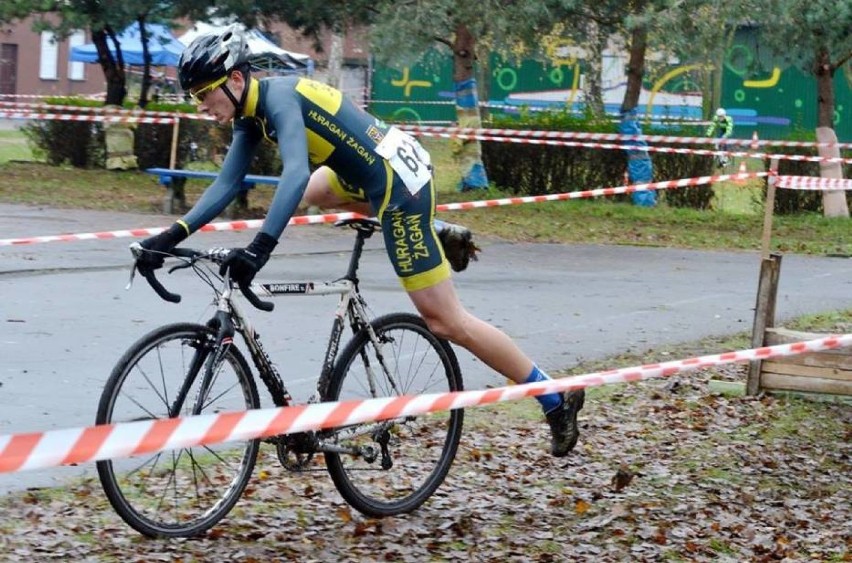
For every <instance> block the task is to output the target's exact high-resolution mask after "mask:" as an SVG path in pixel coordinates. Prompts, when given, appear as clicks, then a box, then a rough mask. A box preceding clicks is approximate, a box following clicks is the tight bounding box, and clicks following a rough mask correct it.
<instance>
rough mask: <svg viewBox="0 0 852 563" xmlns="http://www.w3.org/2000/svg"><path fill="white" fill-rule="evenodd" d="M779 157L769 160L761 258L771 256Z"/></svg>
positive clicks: (764, 258)
mask: <svg viewBox="0 0 852 563" xmlns="http://www.w3.org/2000/svg"><path fill="white" fill-rule="evenodd" d="M777 174H778V159H777V158H773V159H772V160H770V161H769V176H768V177H767V178H766V203H765V204H764V208H763V236H762V237H761V244H760V259H761V260H766V259H767V258H769V244H770V242H771V240H772V216H773V215H774V213H775V184H776V183H777V181H778V176H777Z"/></svg>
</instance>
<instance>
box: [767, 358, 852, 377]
mask: <svg viewBox="0 0 852 563" xmlns="http://www.w3.org/2000/svg"><path fill="white" fill-rule="evenodd" d="M761 371H762V372H763V373H770V372H771V373H780V374H785V375H796V376H799V377H812V378H814V377H815V378H823V379H838V380H840V381H852V371H850V370H844V369H836V368H830V367H813V366H802V365H798V364H791V363H787V362H775V361H772V360H764V361H763V366H762V370H761Z"/></svg>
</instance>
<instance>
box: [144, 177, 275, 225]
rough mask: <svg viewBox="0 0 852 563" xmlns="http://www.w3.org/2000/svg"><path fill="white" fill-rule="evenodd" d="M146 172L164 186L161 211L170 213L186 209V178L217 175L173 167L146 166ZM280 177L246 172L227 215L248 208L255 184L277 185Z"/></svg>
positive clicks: (198, 178) (205, 178)
mask: <svg viewBox="0 0 852 563" xmlns="http://www.w3.org/2000/svg"><path fill="white" fill-rule="evenodd" d="M145 172H147V173H148V174H153V175H155V176H157V177H158V178H159V183H160V185H162V186H164V187H165V188H166V197H165V199H164V200H163V213H166V214H167V215H170V214H172V213H178V212H181V211H183V210H185V209H186V195H185V193H184V185H185V184H186V181H187V180H188V179H192V180H207V181H209V182H212V181H213V180H215V179H216V177H217V176H218V175H219V174H218V173H217V172H207V171H203V170H179V169H175V168H148V169H147V170H145ZM279 180H280V178H279V177H278V176H257V175H256V174H248V175H246V177H245V178H244V179H243V189H242V190H241V191H240V194H239V195H238V196H237V199H236V201H235V202H234V204H233V205H232V206H231V207H229V208H228V215H229V216H233V215H234V213H235V212H236V211H238V210H245V209H246V208H248V192H249V190H251V189H252V188H254V187H255V186H256V185H257V184H270V185H273V186H277V185H278V181H279Z"/></svg>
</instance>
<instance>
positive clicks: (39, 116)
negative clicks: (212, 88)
mask: <svg viewBox="0 0 852 563" xmlns="http://www.w3.org/2000/svg"><path fill="white" fill-rule="evenodd" d="M0 118H2V119H29V120H37V121H38V120H51V121H102V122H106V123H155V124H173V123H174V122H175V118H174V117H125V116H120V115H74V114H70V113H35V112H25V111H0Z"/></svg>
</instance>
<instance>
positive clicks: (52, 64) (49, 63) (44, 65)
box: [38, 31, 59, 80]
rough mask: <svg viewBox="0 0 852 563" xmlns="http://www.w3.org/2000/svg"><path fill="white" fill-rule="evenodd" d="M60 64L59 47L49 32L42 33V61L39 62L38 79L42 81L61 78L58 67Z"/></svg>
mask: <svg viewBox="0 0 852 563" xmlns="http://www.w3.org/2000/svg"><path fill="white" fill-rule="evenodd" d="M58 63H59V45H57V43H56V38H55V37H54V35H53V33H51V32H49V31H42V32H41V60H40V61H39V69H38V77H39V78H41V79H42V80H56V79H57V78H59V75H58V74H57V67H58Z"/></svg>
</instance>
